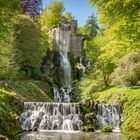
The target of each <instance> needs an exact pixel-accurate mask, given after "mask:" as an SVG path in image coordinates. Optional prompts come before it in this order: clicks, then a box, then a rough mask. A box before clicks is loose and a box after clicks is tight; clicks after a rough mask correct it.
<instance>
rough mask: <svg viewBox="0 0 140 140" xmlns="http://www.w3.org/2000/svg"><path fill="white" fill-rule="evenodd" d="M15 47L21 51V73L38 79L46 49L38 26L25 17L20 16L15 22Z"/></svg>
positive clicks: (19, 60)
mask: <svg viewBox="0 0 140 140" xmlns="http://www.w3.org/2000/svg"><path fill="white" fill-rule="evenodd" d="M14 27H15V38H16V39H15V45H16V48H17V49H18V50H19V59H18V60H17V61H18V63H19V64H20V71H21V72H23V73H25V74H26V75H27V76H28V77H30V76H31V77H36V76H37V74H39V72H40V66H41V63H42V58H43V56H44V54H45V51H44V50H45V49H44V48H43V47H42V46H41V36H40V29H39V27H38V25H37V24H36V23H35V22H34V21H33V20H31V19H30V18H29V17H27V16H25V15H18V16H17V18H16V22H15V25H14Z"/></svg>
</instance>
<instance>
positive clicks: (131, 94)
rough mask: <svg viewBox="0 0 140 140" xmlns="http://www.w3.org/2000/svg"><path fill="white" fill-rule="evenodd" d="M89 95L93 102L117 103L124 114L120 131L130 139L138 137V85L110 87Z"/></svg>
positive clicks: (135, 139) (139, 135)
mask: <svg viewBox="0 0 140 140" xmlns="http://www.w3.org/2000/svg"><path fill="white" fill-rule="evenodd" d="M91 95H92V98H93V99H94V100H95V102H99V103H109V104H116V103H117V104H119V105H120V106H121V107H122V109H123V114H124V118H123V122H122V124H121V131H122V132H123V133H124V134H126V135H127V136H128V137H129V138H130V139H132V140H139V139H140V88H139V87H138V88H136V87H110V88H107V89H104V90H102V91H100V92H96V93H93V94H91Z"/></svg>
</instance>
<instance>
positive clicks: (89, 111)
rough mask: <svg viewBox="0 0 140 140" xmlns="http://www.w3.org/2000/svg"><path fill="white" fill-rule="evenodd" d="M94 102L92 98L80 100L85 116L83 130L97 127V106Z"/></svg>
mask: <svg viewBox="0 0 140 140" xmlns="http://www.w3.org/2000/svg"><path fill="white" fill-rule="evenodd" d="M94 105H95V104H94V102H93V101H92V100H91V99H87V100H82V101H80V108H81V111H82V114H83V116H84V118H83V122H84V124H83V127H82V128H81V130H82V131H86V132H88V131H94V130H95V127H96V113H95V106H94Z"/></svg>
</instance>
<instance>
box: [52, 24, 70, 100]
mask: <svg viewBox="0 0 140 140" xmlns="http://www.w3.org/2000/svg"><path fill="white" fill-rule="evenodd" d="M61 26H62V30H61V31H59V37H58V38H57V40H58V41H57V47H58V49H59V53H60V65H61V69H62V73H63V76H62V78H61V82H62V85H63V87H65V89H64V88H63V87H62V88H61V89H59V88H57V87H54V100H55V101H56V102H61V101H64V102H70V100H71V97H70V92H71V90H72V78H71V64H70V62H69V58H68V52H69V47H70V34H71V31H70V30H68V29H69V25H66V24H63V25H61Z"/></svg>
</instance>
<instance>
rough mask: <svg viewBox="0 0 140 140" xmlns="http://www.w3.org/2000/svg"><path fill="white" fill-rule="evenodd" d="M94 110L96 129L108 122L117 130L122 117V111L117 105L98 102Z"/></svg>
mask: <svg viewBox="0 0 140 140" xmlns="http://www.w3.org/2000/svg"><path fill="white" fill-rule="evenodd" d="M96 110H97V116H96V117H97V122H98V123H97V127H98V129H100V128H102V127H103V126H104V125H106V124H109V125H110V126H111V127H112V128H113V130H114V131H119V127H120V124H121V118H122V115H121V114H122V111H121V108H120V106H119V105H109V104H98V105H97V107H96Z"/></svg>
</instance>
